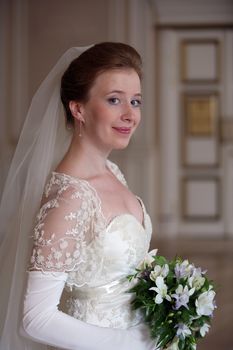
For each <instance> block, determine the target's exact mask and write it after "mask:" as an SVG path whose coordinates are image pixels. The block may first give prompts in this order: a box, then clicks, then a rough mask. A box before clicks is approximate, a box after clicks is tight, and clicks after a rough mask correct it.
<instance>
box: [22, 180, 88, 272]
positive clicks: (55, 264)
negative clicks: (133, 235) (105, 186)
mask: <svg viewBox="0 0 233 350" xmlns="http://www.w3.org/2000/svg"><path fill="white" fill-rule="evenodd" d="M56 186H57V188H56V189H55V190H54V186H53V187H50V188H49V190H48V187H47V193H46V191H45V198H47V200H46V201H45V202H44V204H43V205H42V206H41V209H40V211H39V214H38V216H37V219H36V225H35V228H34V245H33V250H32V255H31V259H30V264H29V270H40V271H55V272H69V271H73V270H75V269H76V267H77V266H78V265H80V264H81V263H82V262H84V260H83V256H84V254H83V251H84V249H85V246H86V245H87V244H88V242H89V241H90V240H91V232H90V227H91V219H92V216H91V201H90V199H88V197H87V196H85V192H84V191H82V190H81V189H80V188H77V186H72V185H64V184H63V186H59V184H56ZM51 192H52V194H51Z"/></svg>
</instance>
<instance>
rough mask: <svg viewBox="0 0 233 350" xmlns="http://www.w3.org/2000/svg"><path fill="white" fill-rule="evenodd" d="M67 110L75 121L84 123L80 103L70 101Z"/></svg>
mask: <svg viewBox="0 0 233 350" xmlns="http://www.w3.org/2000/svg"><path fill="white" fill-rule="evenodd" d="M69 108H70V111H71V114H72V115H73V117H74V118H75V119H77V120H79V121H81V122H83V123H85V120H84V118H83V108H82V104H81V103H79V102H77V101H70V102H69Z"/></svg>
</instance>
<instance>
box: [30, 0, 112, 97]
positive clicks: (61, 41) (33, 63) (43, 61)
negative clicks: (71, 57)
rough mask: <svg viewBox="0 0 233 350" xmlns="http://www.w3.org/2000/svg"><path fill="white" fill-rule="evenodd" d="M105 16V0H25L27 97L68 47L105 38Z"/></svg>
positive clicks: (106, 15) (106, 16)
mask: <svg viewBox="0 0 233 350" xmlns="http://www.w3.org/2000/svg"><path fill="white" fill-rule="evenodd" d="M107 18H108V1H107V0H98V1H95V0H68V1H64V0H41V1H38V0H30V1H29V2H28V64H29V70H28V73H29V77H30V78H29V97H31V96H32V95H33V94H34V92H35V89H36V87H37V86H38V84H39V83H40V81H41V80H42V79H43V78H44V77H45V76H46V75H47V73H48V71H49V70H50V69H51V67H52V66H53V65H54V63H55V62H56V60H57V59H58V58H59V57H60V56H61V54H62V53H63V52H65V51H66V50H67V49H68V48H70V47H72V46H86V45H89V44H93V43H95V42H98V41H105V40H108V21H107Z"/></svg>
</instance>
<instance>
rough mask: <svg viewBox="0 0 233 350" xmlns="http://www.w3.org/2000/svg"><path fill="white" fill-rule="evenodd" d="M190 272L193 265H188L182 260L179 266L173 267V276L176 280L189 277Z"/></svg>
mask: <svg viewBox="0 0 233 350" xmlns="http://www.w3.org/2000/svg"><path fill="white" fill-rule="evenodd" d="M192 271H193V265H191V264H189V262H188V260H184V261H183V262H182V263H181V264H176V266H175V275H176V278H177V279H178V280H179V279H181V278H186V277H189V276H190V274H191V273H192Z"/></svg>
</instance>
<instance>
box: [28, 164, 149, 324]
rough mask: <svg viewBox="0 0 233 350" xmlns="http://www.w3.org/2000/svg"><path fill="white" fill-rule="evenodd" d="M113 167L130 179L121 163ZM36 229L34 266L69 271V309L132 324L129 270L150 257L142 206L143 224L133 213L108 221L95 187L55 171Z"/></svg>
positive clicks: (91, 318)
mask: <svg viewBox="0 0 233 350" xmlns="http://www.w3.org/2000/svg"><path fill="white" fill-rule="evenodd" d="M108 167H109V169H110V170H111V171H112V172H113V173H114V174H115V176H116V177H117V178H118V179H119V181H121V182H122V183H123V184H124V185H126V181H125V179H124V177H123V175H122V173H121V172H120V170H119V169H118V167H117V166H116V165H115V164H114V163H112V162H110V161H108ZM44 198H45V200H44V201H43V205H42V206H41V209H40V211H39V214H38V216H37V220H36V225H35V229H34V247H33V252H32V256H31V261H30V266H29V270H41V271H43V272H46V271H53V272H56V271H61V272H68V278H67V281H66V289H67V290H68V292H69V298H68V301H67V305H68V313H69V314H71V315H72V316H74V317H76V318H79V319H82V320H85V321H86V322H89V323H92V324H97V325H101V326H106V327H109V326H111V327H119V328H127V327H128V326H130V325H133V324H136V323H137V322H138V321H139V319H140V315H136V314H134V313H132V311H131V308H130V303H129V301H130V300H131V298H132V295H131V294H129V293H126V291H127V290H128V289H129V288H130V283H129V282H128V280H127V278H126V277H127V275H129V274H130V273H132V272H133V271H134V269H135V267H136V266H137V265H138V264H139V263H140V262H141V261H142V259H143V258H144V257H145V255H146V253H147V251H148V248H149V242H150V238H151V231H152V230H151V222H150V218H149V216H148V214H147V213H146V210H145V207H144V204H143V202H142V200H141V199H140V198H138V200H139V201H140V204H141V206H142V210H143V223H142V224H141V223H140V222H139V221H138V220H137V219H136V218H135V217H134V216H133V215H131V214H128V213H126V214H121V215H118V216H116V217H114V218H112V220H111V221H110V222H107V220H106V218H105V217H104V215H103V213H102V210H101V201H100V198H99V196H98V194H97V192H96V190H95V189H94V188H93V187H92V186H91V185H90V184H89V182H87V181H85V180H80V179H77V178H73V177H71V176H69V175H66V174H62V173H56V172H53V173H52V176H51V178H50V179H49V181H48V183H47V185H46V187H45V192H44Z"/></svg>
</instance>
